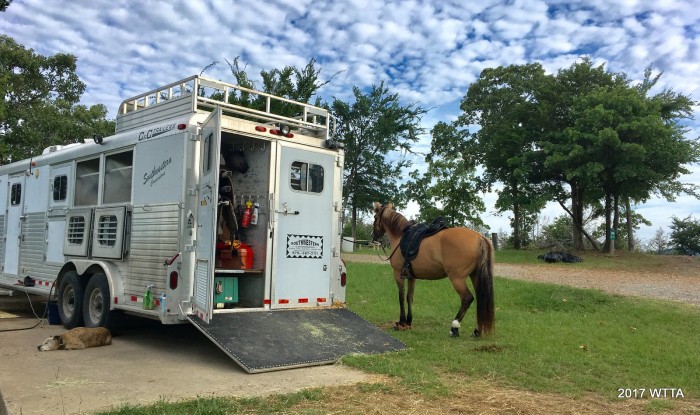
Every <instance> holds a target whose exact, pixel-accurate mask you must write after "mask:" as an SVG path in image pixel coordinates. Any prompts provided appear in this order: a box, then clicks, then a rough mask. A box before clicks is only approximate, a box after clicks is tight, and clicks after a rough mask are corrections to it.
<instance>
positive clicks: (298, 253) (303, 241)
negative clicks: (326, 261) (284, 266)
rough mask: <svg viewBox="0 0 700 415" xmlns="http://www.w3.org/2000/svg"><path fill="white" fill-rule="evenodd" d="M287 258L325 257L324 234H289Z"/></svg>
mask: <svg viewBox="0 0 700 415" xmlns="http://www.w3.org/2000/svg"><path fill="white" fill-rule="evenodd" d="M287 258H317V259H321V258H323V236H312V235H291V234H287Z"/></svg>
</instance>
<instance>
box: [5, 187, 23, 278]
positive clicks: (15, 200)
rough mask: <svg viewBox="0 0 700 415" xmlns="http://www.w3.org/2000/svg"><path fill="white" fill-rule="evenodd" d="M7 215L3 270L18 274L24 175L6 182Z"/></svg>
mask: <svg viewBox="0 0 700 415" xmlns="http://www.w3.org/2000/svg"><path fill="white" fill-rule="evenodd" d="M7 186H8V187H7V194H8V196H9V197H8V198H7V216H6V217H5V221H6V223H7V229H6V232H5V237H6V239H5V262H4V268H3V272H4V273H5V274H10V275H18V271H19V269H18V267H19V245H20V243H21V236H22V235H21V229H22V218H23V215H24V199H25V197H26V195H25V193H26V189H25V188H24V176H18V177H11V178H10V180H9V181H8V184H7Z"/></svg>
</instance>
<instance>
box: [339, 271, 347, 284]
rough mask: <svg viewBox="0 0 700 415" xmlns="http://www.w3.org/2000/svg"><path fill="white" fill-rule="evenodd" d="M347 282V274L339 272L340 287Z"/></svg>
mask: <svg viewBox="0 0 700 415" xmlns="http://www.w3.org/2000/svg"><path fill="white" fill-rule="evenodd" d="M347 282H348V276H347V274H346V273H344V272H341V273H340V286H341V287H345V283H347Z"/></svg>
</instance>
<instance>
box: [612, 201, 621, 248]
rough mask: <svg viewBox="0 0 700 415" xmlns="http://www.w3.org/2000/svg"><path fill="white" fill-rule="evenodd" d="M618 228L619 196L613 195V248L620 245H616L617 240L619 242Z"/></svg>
mask: <svg viewBox="0 0 700 415" xmlns="http://www.w3.org/2000/svg"><path fill="white" fill-rule="evenodd" d="M619 227H620V196H619V195H617V194H616V195H615V199H614V200H613V222H612V228H613V229H614V230H615V240H614V241H612V243H613V244H614V245H615V248H619V247H620V244H618V243H617V241H618V240H620V233H619V232H618V228H619Z"/></svg>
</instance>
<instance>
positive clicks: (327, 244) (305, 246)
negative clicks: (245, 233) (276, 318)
mask: <svg viewBox="0 0 700 415" xmlns="http://www.w3.org/2000/svg"><path fill="white" fill-rule="evenodd" d="M278 146H279V147H278V149H277V154H278V155H277V166H276V168H277V172H278V176H277V177H278V180H277V186H276V194H277V198H276V205H275V207H274V209H275V215H274V216H275V222H276V224H275V237H274V238H275V240H274V248H273V266H272V270H273V271H272V273H273V279H272V293H271V298H272V301H271V305H272V308H292V307H309V306H314V305H322V304H329V303H330V301H331V299H330V275H331V248H332V246H333V241H332V234H333V231H332V229H333V184H334V180H333V174H334V172H335V169H334V163H335V154H334V153H332V152H330V151H327V150H324V149H315V148H314V149H312V148H308V147H304V146H301V145H297V144H292V143H286V142H279V143H278Z"/></svg>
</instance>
